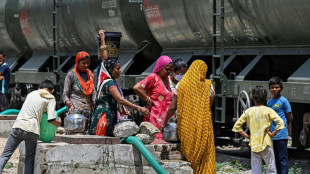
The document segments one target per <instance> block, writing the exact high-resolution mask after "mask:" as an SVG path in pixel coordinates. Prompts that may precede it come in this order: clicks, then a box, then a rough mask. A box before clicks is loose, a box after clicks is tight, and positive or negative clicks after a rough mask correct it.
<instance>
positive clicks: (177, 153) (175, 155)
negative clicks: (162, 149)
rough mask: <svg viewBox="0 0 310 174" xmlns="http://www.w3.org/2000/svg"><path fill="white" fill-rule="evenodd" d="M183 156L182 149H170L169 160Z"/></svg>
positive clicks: (179, 158) (180, 158)
mask: <svg viewBox="0 0 310 174" xmlns="http://www.w3.org/2000/svg"><path fill="white" fill-rule="evenodd" d="M182 158H183V156H182V154H181V152H180V151H170V152H169V154H168V160H182Z"/></svg>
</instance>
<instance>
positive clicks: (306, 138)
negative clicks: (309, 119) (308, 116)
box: [299, 128, 309, 147]
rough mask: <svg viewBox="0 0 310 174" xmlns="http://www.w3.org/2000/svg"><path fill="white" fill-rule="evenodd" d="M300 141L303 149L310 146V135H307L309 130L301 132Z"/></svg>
mask: <svg viewBox="0 0 310 174" xmlns="http://www.w3.org/2000/svg"><path fill="white" fill-rule="evenodd" d="M299 141H300V144H301V145H302V146H303V147H306V146H308V145H309V135H308V133H307V129H305V128H304V129H303V130H302V131H301V132H300V135H299Z"/></svg>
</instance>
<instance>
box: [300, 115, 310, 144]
mask: <svg viewBox="0 0 310 174" xmlns="http://www.w3.org/2000/svg"><path fill="white" fill-rule="evenodd" d="M309 136H310V112H306V113H305V114H304V116H303V129H302V131H301V132H300V135H299V141H300V144H301V145H302V146H303V147H307V146H310V140H309V138H310V137H309Z"/></svg>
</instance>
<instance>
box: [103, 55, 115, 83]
mask: <svg viewBox="0 0 310 174" xmlns="http://www.w3.org/2000/svg"><path fill="white" fill-rule="evenodd" d="M117 63H119V61H118V60H117V59H108V60H106V61H104V62H103V64H104V67H105V69H106V70H107V71H108V73H109V74H108V75H110V77H111V78H112V79H114V77H113V75H112V73H111V72H112V70H113V69H114V68H115V66H116V64H117ZM103 80H104V79H103Z"/></svg>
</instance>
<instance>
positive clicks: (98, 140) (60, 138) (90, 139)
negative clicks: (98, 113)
mask: <svg viewBox="0 0 310 174" xmlns="http://www.w3.org/2000/svg"><path fill="white" fill-rule="evenodd" d="M53 140H54V141H57V142H66V143H70V144H119V143H120V141H121V139H120V138H117V137H106V136H96V135H56V136H55V138H54V139H53Z"/></svg>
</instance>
